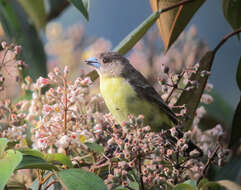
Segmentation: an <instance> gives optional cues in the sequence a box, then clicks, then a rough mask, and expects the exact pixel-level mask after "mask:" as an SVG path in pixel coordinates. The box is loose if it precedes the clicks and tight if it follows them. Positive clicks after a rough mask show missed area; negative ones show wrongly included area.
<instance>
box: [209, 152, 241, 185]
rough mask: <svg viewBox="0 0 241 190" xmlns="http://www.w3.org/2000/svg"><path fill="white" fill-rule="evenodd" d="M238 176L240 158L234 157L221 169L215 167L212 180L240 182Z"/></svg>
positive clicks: (240, 166) (240, 172) (240, 163)
mask: <svg viewBox="0 0 241 190" xmlns="http://www.w3.org/2000/svg"><path fill="white" fill-rule="evenodd" d="M240 174H241V158H240V157H236V158H232V159H231V160H230V161H229V162H228V163H227V164H225V165H224V166H223V167H221V168H220V167H216V168H214V171H213V175H214V180H215V181H217V180H222V179H226V180H232V181H235V182H237V183H238V182H239V181H240Z"/></svg>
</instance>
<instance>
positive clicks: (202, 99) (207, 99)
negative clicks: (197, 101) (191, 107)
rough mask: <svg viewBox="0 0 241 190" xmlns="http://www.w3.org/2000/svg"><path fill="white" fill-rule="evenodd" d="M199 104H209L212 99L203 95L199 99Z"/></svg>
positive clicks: (207, 95)
mask: <svg viewBox="0 0 241 190" xmlns="http://www.w3.org/2000/svg"><path fill="white" fill-rule="evenodd" d="M201 102H203V103H205V104H211V103H212V102H213V97H212V96H210V95H209V94H203V95H202V97H201Z"/></svg>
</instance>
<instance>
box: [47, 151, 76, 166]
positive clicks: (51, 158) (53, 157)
mask: <svg viewBox="0 0 241 190" xmlns="http://www.w3.org/2000/svg"><path fill="white" fill-rule="evenodd" d="M44 158H45V160H46V161H47V162H59V163H61V164H64V165H66V166H68V167H69V168H73V164H72V162H71V160H70V159H69V157H67V156H66V155H64V154H61V153H55V154H45V155H44Z"/></svg>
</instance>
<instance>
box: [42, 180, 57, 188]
mask: <svg viewBox="0 0 241 190" xmlns="http://www.w3.org/2000/svg"><path fill="white" fill-rule="evenodd" d="M57 182H58V181H57V180H54V181H52V182H51V183H49V184H48V185H47V186H46V187H45V188H44V190H47V189H48V188H49V187H50V186H51V185H53V184H55V183H57Z"/></svg>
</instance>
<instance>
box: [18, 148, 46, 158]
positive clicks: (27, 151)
mask: <svg viewBox="0 0 241 190" xmlns="http://www.w3.org/2000/svg"><path fill="white" fill-rule="evenodd" d="M19 151H20V152H22V153H23V154H24V155H31V156H35V157H39V158H42V159H44V154H43V153H42V152H40V151H38V150H34V149H31V148H25V149H20V150H19Z"/></svg>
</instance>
